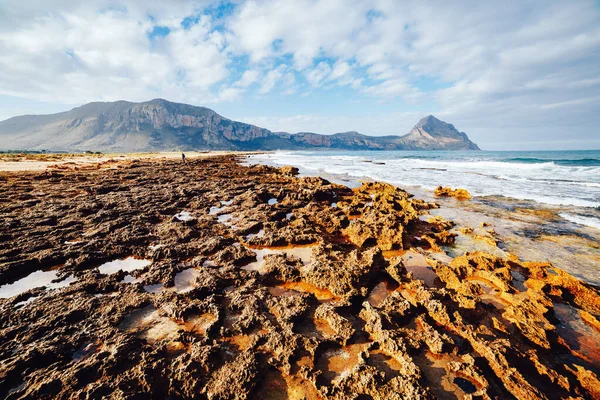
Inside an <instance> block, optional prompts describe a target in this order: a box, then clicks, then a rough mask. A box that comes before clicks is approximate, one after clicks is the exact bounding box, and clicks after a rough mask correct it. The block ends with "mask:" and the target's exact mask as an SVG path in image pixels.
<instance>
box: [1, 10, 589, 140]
mask: <svg viewBox="0 0 600 400" xmlns="http://www.w3.org/2000/svg"><path fill="white" fill-rule="evenodd" d="M157 97H161V98H166V99H168V100H171V101H178V102H185V103H190V104H194V105H202V106H207V107H210V108H213V109H214V110H215V111H217V112H219V113H220V114H222V115H224V116H226V117H229V118H232V119H237V120H241V121H245V122H249V123H254V124H256V125H260V126H263V127H266V128H269V129H272V130H278V131H279V130H284V131H288V132H298V131H313V132H319V133H335V132H341V131H348V130H356V131H359V132H362V133H366V134H370V135H387V134H404V133H406V132H407V131H408V130H409V129H410V128H411V127H412V126H413V125H414V124H415V123H416V122H417V121H418V120H419V119H420V118H421V117H423V116H425V115H427V114H434V115H436V116H438V117H439V118H441V119H443V120H446V121H448V122H451V123H453V124H454V125H455V126H456V127H457V128H459V129H460V130H462V131H465V132H467V133H468V134H469V136H470V137H471V138H472V139H473V140H474V141H476V142H477V143H479V144H480V146H481V147H483V148H486V149H494V150H496V149H500V150H501V149H587V148H596V149H597V148H600V131H599V128H598V127H599V126H600V6H599V2H597V1H592V0H589V1H587V0H581V1H579V0H574V1H570V2H565V1H541V0H540V1H538V0H535V1H534V0H525V1H520V2H506V3H503V4H498V3H497V2H473V1H457V2H447V1H446V2H443V1H429V2H422V1H403V2H399V1H391V0H375V1H359V0H319V1H316V0H297V1H287V0H271V1H258V0H257V1H243V0H241V1H235V2H219V1H185V0H174V1H169V2H164V1H158V0H148V1H114V0H89V1H87V2H79V1H72V0H56V1H47V0H42V1H39V0H38V1H35V0H32V1H27V2H23V1H17V0H4V1H3V2H2V3H0V119H6V118H9V117H11V116H14V115H20V114H44V113H52V112H59V111H64V110H67V109H69V108H72V107H74V106H78V105H81V104H83V103H86V102H90V101H114V100H120V99H124V100H130V101H145V100H149V99H152V98H157Z"/></svg>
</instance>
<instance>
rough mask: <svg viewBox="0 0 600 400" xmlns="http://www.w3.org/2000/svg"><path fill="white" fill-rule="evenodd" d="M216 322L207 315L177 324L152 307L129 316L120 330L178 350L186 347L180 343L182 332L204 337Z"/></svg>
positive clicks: (215, 318) (193, 317) (213, 317)
mask: <svg viewBox="0 0 600 400" xmlns="http://www.w3.org/2000/svg"><path fill="white" fill-rule="evenodd" d="M216 320H217V317H216V316H215V315H213V314H210V313H205V314H202V315H197V316H192V317H189V318H188V319H187V320H186V321H185V322H176V321H174V320H172V319H171V318H168V317H164V316H162V315H160V313H159V311H158V310H157V309H156V307H154V306H152V305H150V306H147V307H144V308H140V309H137V310H135V311H133V312H132V313H131V314H129V315H128V316H127V317H126V318H125V319H124V320H123V322H121V324H120V325H119V329H121V330H124V331H126V332H129V333H133V334H135V335H136V336H137V337H139V338H141V339H145V340H146V341H147V342H148V343H150V344H154V343H157V342H160V341H167V342H169V343H167V347H168V348H170V349H175V350H178V349H181V348H182V347H184V346H183V343H181V342H179V341H178V339H179V336H180V333H181V331H186V332H191V333H197V334H201V335H204V334H206V330H207V329H208V328H209V327H210V326H211V324H213V323H214V322H215V321H216Z"/></svg>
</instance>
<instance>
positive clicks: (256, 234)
mask: <svg viewBox="0 0 600 400" xmlns="http://www.w3.org/2000/svg"><path fill="white" fill-rule="evenodd" d="M263 236H265V230H264V229H261V230H260V231H258V232H257V233H249V234H247V235H246V240H250V239H252V238H254V237H255V238H261V237H263Z"/></svg>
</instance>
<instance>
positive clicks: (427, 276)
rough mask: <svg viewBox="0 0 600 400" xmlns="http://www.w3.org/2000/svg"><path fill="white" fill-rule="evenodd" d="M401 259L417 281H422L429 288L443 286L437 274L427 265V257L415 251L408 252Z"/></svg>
mask: <svg viewBox="0 0 600 400" xmlns="http://www.w3.org/2000/svg"><path fill="white" fill-rule="evenodd" d="M401 257H402V262H403V263H404V267H405V268H406V270H407V271H408V272H411V273H412V274H413V276H414V277H415V278H416V279H419V280H422V281H423V282H425V284H426V285H427V286H429V287H439V286H443V285H441V281H440V279H439V278H438V276H437V274H436V273H435V272H434V271H433V269H432V268H431V267H430V266H429V264H427V260H426V259H425V256H423V255H422V254H420V253H416V252H414V251H407V252H405V253H404V254H403V255H402V256H401Z"/></svg>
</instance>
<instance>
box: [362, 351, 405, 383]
mask: <svg viewBox="0 0 600 400" xmlns="http://www.w3.org/2000/svg"><path fill="white" fill-rule="evenodd" d="M367 364H369V365H371V366H373V367H375V368H377V369H378V370H380V371H383V372H384V373H385V378H386V379H387V380H390V379H392V378H395V377H396V376H398V375H400V372H401V371H403V370H404V368H403V366H402V363H400V362H399V361H398V360H397V359H396V358H394V357H393V356H391V355H389V354H387V353H385V352H384V351H382V350H381V349H376V350H369V358H368V359H367Z"/></svg>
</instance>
